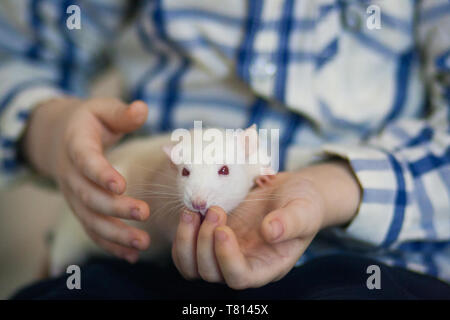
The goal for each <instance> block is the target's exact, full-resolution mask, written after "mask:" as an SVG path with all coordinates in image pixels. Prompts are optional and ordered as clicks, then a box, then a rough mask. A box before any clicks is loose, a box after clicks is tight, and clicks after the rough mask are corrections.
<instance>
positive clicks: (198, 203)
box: [192, 200, 206, 211]
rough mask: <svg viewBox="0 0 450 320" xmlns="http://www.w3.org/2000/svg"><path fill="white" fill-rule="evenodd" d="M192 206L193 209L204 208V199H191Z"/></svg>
mask: <svg viewBox="0 0 450 320" xmlns="http://www.w3.org/2000/svg"><path fill="white" fill-rule="evenodd" d="M192 207H193V208H194V209H195V210H198V211H201V210H205V209H206V201H204V200H193V201H192Z"/></svg>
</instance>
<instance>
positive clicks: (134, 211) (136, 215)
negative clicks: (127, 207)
mask: <svg viewBox="0 0 450 320" xmlns="http://www.w3.org/2000/svg"><path fill="white" fill-rule="evenodd" d="M131 217H132V218H133V219H135V220H141V214H140V213H139V209H138V208H133V209H131Z"/></svg>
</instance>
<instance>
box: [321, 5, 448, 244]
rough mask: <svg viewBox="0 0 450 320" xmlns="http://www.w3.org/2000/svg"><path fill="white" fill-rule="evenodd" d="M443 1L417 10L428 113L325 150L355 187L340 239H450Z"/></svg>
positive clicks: (380, 241) (377, 241)
mask: <svg viewBox="0 0 450 320" xmlns="http://www.w3.org/2000/svg"><path fill="white" fill-rule="evenodd" d="M448 30H450V3H449V2H448V1H423V2H420V4H419V7H418V25H417V33H418V46H419V48H420V50H421V56H422V58H423V61H422V65H423V70H424V78H425V81H426V85H427V89H428V93H429V98H430V99H429V105H428V107H429V108H428V109H429V112H428V115H427V116H426V117H423V118H420V119H419V118H418V119H413V118H407V119H400V120H398V121H394V122H392V123H390V124H389V125H387V126H386V127H385V129H384V130H383V131H382V132H381V133H380V134H378V135H376V136H374V137H371V138H370V139H369V140H368V142H367V143H364V144H362V145H359V146H344V145H326V146H324V147H323V151H324V152H325V153H327V154H331V155H335V156H339V157H342V158H345V159H348V160H349V163H350V165H351V167H352V168H353V171H354V173H355V176H356V177H357V179H358V181H359V183H360V185H361V187H362V190H363V196H362V202H361V204H360V208H359V210H358V212H357V215H356V216H355V218H354V219H353V221H352V222H351V223H350V224H349V225H348V227H347V228H346V229H345V231H344V235H347V236H350V237H352V238H356V239H358V240H361V241H364V242H367V243H369V244H371V245H375V246H380V247H385V248H388V247H395V246H397V245H399V244H400V243H402V242H406V241H444V240H449V239H450V126H449V124H450V37H449V36H448Z"/></svg>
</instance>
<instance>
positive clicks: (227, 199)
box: [163, 126, 258, 215]
mask: <svg viewBox="0 0 450 320" xmlns="http://www.w3.org/2000/svg"><path fill="white" fill-rule="evenodd" d="M213 130H217V131H218V132H221V133H223V134H222V137H223V142H222V143H220V147H223V150H224V152H222V153H221V155H220V156H219V157H218V158H217V157H216V158H215V161H213V162H212V163H211V162H208V161H205V160H204V159H205V157H204V156H203V157H201V159H202V161H200V162H198V161H197V162H196V161H181V162H180V161H177V162H176V163H175V162H174V161H173V153H172V151H174V146H173V145H172V146H165V147H164V148H163V149H164V151H165V153H166V154H167V155H168V156H169V158H170V160H171V161H172V164H173V165H172V167H173V170H175V171H176V175H177V177H176V179H177V188H178V192H179V194H180V196H181V197H182V199H181V200H182V201H183V203H184V205H185V206H186V207H187V208H188V209H189V210H192V211H197V212H200V213H201V214H202V215H205V214H206V211H207V210H208V208H210V207H212V206H219V207H221V208H222V209H224V210H225V212H227V213H229V212H230V211H232V210H233V209H234V208H236V207H237V205H238V204H239V203H240V202H241V201H242V200H243V199H244V198H245V197H246V195H247V193H248V191H249V190H250V188H251V187H252V186H253V180H254V178H255V177H256V176H257V175H258V171H256V170H255V166H251V165H248V164H246V163H241V162H237V161H236V159H227V157H226V153H227V152H230V148H232V147H234V148H235V150H237V151H238V150H239V148H242V149H241V150H242V152H243V154H244V155H245V158H247V159H248V156H249V154H250V153H252V152H254V151H256V149H257V147H255V148H253V149H252V148H246V147H245V141H248V140H245V137H246V136H247V137H248V136H252V135H253V137H256V139H257V131H256V126H252V127H250V128H248V129H246V130H243V131H240V132H237V133H235V135H234V136H227V135H225V131H223V130H219V129H213ZM194 131H195V130H193V131H191V133H192V132H194ZM189 143H190V144H189V145H184V146H185V147H186V146H187V147H188V148H190V150H191V158H192V159H193V158H194V153H195V152H200V151H201V152H207V151H208V150H212V148H211V147H214V146H217V145H216V144H217V143H218V142H217V140H212V142H206V143H205V141H203V144H202V146H201V147H200V148H195V147H194V146H193V145H192V144H193V142H192V140H190V142H189ZM231 144H233V146H231ZM227 150H228V151H227ZM238 152H239V151H238ZM238 152H236V154H237V153H238Z"/></svg>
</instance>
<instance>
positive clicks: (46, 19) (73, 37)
mask: <svg viewBox="0 0 450 320" xmlns="http://www.w3.org/2000/svg"><path fill="white" fill-rule="evenodd" d="M124 3H125V2H124V1H121V0H115V1H110V2H108V3H107V4H105V2H104V1H83V2H82V5H81V2H80V3H79V2H77V1H71V2H70V3H69V4H68V3H67V1H39V0H33V1H14V0H5V1H1V2H0V186H1V185H5V184H7V183H8V182H11V181H15V180H16V179H17V178H18V176H20V175H22V174H23V173H25V172H26V171H27V170H26V165H25V164H24V163H22V162H21V159H20V157H19V150H18V148H19V143H18V142H19V140H20V137H21V135H22V133H23V132H24V129H25V127H26V124H27V119H28V118H29V114H30V112H32V110H33V108H34V107H36V106H37V105H38V104H39V103H41V102H43V101H45V100H48V99H51V98H55V97H59V96H62V95H65V94H70V95H78V96H83V95H84V93H85V88H86V87H88V83H89V82H88V81H89V78H90V77H91V75H92V74H93V71H95V70H98V68H96V67H97V66H101V65H102V64H101V63H99V61H100V62H101V61H103V60H105V59H104V57H103V56H102V53H104V48H105V47H106V46H107V44H108V42H110V41H111V39H113V38H114V37H115V31H116V30H117V28H118V27H119V26H120V23H121V22H122V20H121V19H123V13H124V12H125V11H126V10H122V7H121V6H123V5H124ZM72 4H79V6H77V7H78V8H79V9H80V11H79V13H80V16H79V17H80V20H79V21H80V27H81V29H76V28H72V27H71V28H69V25H68V18H69V17H70V16H71V15H73V14H74V13H75V11H73V9H72V10H68V7H69V5H72ZM75 14H76V13H75ZM94 16H95V19H93V17H94ZM69 22H73V20H71V21H69Z"/></svg>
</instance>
